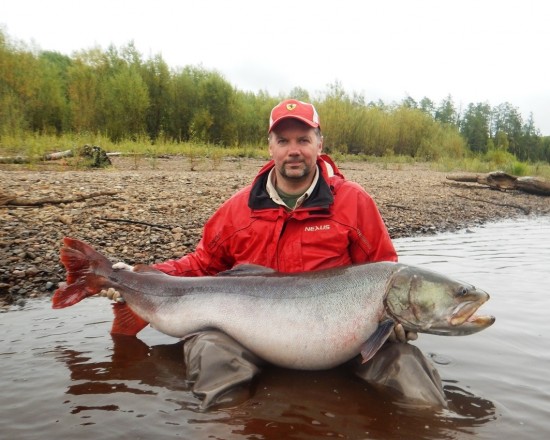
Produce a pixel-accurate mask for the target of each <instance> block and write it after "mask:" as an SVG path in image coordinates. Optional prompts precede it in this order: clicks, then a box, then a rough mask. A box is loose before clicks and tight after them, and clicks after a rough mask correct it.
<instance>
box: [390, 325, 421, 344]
mask: <svg viewBox="0 0 550 440" xmlns="http://www.w3.org/2000/svg"><path fill="white" fill-rule="evenodd" d="M417 338H418V333H416V332H406V331H405V329H404V328H403V325H401V324H396V325H395V327H394V328H393V331H392V332H391V333H390V337H389V338H388V341H390V342H403V343H405V342H408V341H416V339H417Z"/></svg>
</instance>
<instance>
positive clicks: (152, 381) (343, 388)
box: [56, 336, 495, 439]
mask: <svg viewBox="0 0 550 440" xmlns="http://www.w3.org/2000/svg"><path fill="white" fill-rule="evenodd" d="M112 349H113V351H112V355H111V358H110V359H109V360H102V361H100V362H91V361H90V358H89V356H87V355H86V353H83V352H78V351H76V350H75V349H70V350H69V349H63V348H60V349H59V351H58V353H57V356H56V358H57V359H58V360H60V361H62V362H63V363H65V365H66V366H67V368H68V369H69V370H70V379H71V385H70V386H69V387H68V388H67V391H66V392H67V394H72V395H78V396H82V395H88V396H89V397H90V398H89V399H88V400H90V401H91V402H94V404H92V405H76V406H74V407H73V408H72V409H71V413H72V414H78V413H80V412H83V411H91V410H94V411H95V413H96V414H97V412H98V411H104V412H109V411H121V410H122V408H120V407H119V406H118V405H116V404H106V405H97V404H96V403H95V402H96V401H97V396H98V395H106V394H107V395H108V394H121V393H128V394H131V395H135V396H139V395H154V396H156V395H157V394H158V392H157V391H156V390H158V388H159V387H160V388H166V389H170V390H173V391H179V392H181V393H182V395H185V394H187V395H188V394H189V393H190V391H189V388H188V386H187V384H186V383H185V380H184V379H183V378H184V370H183V369H184V367H183V364H182V362H183V355H182V353H183V349H182V343H181V342H178V343H175V344H165V345H156V346H152V347H149V346H148V345H147V344H145V343H144V342H143V341H141V340H139V339H137V338H134V337H128V336H113V346H112ZM254 388H255V389H254V393H253V397H252V398H251V399H249V400H247V401H246V402H244V403H242V404H240V405H236V406H234V407H232V408H218V409H217V410H214V411H212V412H211V413H212V415H213V416H214V419H212V418H208V419H204V417H203V413H202V412H201V411H200V410H199V409H198V408H199V407H198V405H197V402H198V401H197V400H195V399H189V400H187V401H185V400H179V401H178V404H179V408H178V409H179V410H187V411H189V412H190V413H189V414H190V416H189V418H188V419H187V420H186V423H189V424H197V425H203V426H205V427H207V426H210V425H211V424H212V423H217V424H221V425H223V426H225V427H226V428H229V427H232V428H231V430H232V432H233V434H236V435H242V436H246V437H247V438H256V437H254V436H260V437H257V438H318V437H320V436H340V437H341V436H344V437H346V438H361V437H363V436H365V435H367V436H368V438H384V439H387V438H399V437H400V436H401V435H403V433H404V432H407V433H409V434H411V433H417V434H418V435H421V436H422V437H423V438H434V439H439V438H445V437H448V436H449V433H451V432H453V431H461V432H468V431H469V430H470V429H471V428H473V427H475V426H479V425H481V424H484V423H487V422H488V421H490V420H493V419H494V412H495V408H494V406H493V405H492V403H491V402H489V401H488V400H485V399H482V398H479V397H477V396H474V395H473V394H471V393H469V392H467V391H465V390H462V389H461V388H460V387H458V386H456V385H445V394H446V397H447V399H448V403H449V409H447V410H442V411H436V412H434V411H432V410H425V409H424V410H423V409H419V408H414V407H407V406H405V405H403V404H402V403H400V402H399V400H394V399H393V397H392V396H391V395H390V394H388V393H384V392H382V391H381V390H378V389H374V388H372V387H369V385H368V384H366V383H365V382H363V381H361V380H360V379H358V378H355V377H354V376H353V375H352V374H351V372H350V371H349V369H348V367H346V366H343V367H339V368H335V369H332V370H327V371H319V372H309V371H295V370H286V369H282V368H277V367H267V368H265V369H264V371H263V372H262V374H261V375H260V376H259V378H258V380H257V382H256V383H255V384H254ZM115 400H116V399H115ZM193 413H194V414H196V415H197V416H198V418H194V417H193V416H192V414H193ZM101 423H104V422H101ZM428 427H429V429H428ZM222 438H224V437H222Z"/></svg>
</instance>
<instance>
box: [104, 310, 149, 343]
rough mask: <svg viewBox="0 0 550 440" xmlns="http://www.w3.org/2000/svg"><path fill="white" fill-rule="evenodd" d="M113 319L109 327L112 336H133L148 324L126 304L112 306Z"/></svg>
mask: <svg viewBox="0 0 550 440" xmlns="http://www.w3.org/2000/svg"><path fill="white" fill-rule="evenodd" d="M113 312H114V314H115V319H114V321H113V326H112V327H111V334H112V335H127V336H135V335H137V334H138V333H139V332H140V331H141V330H143V329H144V328H145V327H146V326H147V325H148V324H149V323H148V322H147V321H145V320H144V319H143V318H141V317H140V316H138V315H137V314H136V313H135V312H134V311H133V310H132V309H131V308H130V307H128V304H127V303H115V304H113Z"/></svg>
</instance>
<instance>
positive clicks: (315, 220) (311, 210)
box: [154, 99, 425, 407]
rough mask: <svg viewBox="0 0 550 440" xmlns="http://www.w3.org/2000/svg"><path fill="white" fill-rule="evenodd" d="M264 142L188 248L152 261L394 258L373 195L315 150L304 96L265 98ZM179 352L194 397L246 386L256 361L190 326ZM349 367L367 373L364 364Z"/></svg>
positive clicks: (276, 264) (317, 131) (340, 262)
mask: <svg viewBox="0 0 550 440" xmlns="http://www.w3.org/2000/svg"><path fill="white" fill-rule="evenodd" d="M268 142H269V154H270V156H271V159H272V160H270V161H269V162H268V163H267V164H266V165H265V166H264V167H263V168H262V169H261V170H260V172H259V173H258V175H257V176H256V178H255V179H254V181H253V182H252V184H251V185H249V186H248V187H246V188H244V189H242V190H241V191H239V192H238V193H236V194H235V195H234V196H232V197H231V198H230V199H229V200H227V201H226V202H225V203H224V204H223V205H222V206H221V207H220V208H219V209H218V210H217V211H216V212H215V213H214V215H213V216H212V217H211V218H210V219H209V220H208V222H207V223H206V225H205V227H204V231H203V236H202V238H201V240H200V242H199V244H198V245H197V248H196V250H195V252H193V253H190V254H188V255H185V256H184V257H182V258H180V259H178V260H170V261H166V262H163V263H159V264H156V265H154V266H155V267H156V268H157V269H159V270H161V271H163V272H165V273H167V274H170V275H175V276H205V275H215V274H217V273H219V272H222V271H224V270H228V269H231V268H233V267H235V266H236V265H238V264H243V263H251V264H257V265H262V266H266V267H270V268H272V269H275V270H277V271H280V272H302V271H311V270H319V269H328V268H331V267H337V266H345V265H350V264H358V263H367V262H375V261H397V254H396V252H395V249H394V247H393V244H392V242H391V240H390V237H389V234H388V232H387V229H386V227H385V225H384V222H383V220H382V218H381V216H380V213H379V211H378V209H377V207H376V204H375V203H374V201H373V200H372V198H371V197H370V196H369V195H368V194H367V193H366V191H365V190H364V189H363V188H361V187H360V186H359V185H358V184H356V183H354V182H350V181H347V180H346V179H345V178H344V177H343V175H342V174H341V173H340V171H339V170H338V168H337V167H336V165H335V164H334V163H333V162H332V160H331V159H330V158H329V157H328V156H326V155H323V154H322V150H323V137H322V135H321V127H320V122H319V116H318V114H317V112H316V110H315V108H314V106H313V105H312V104H309V103H305V102H301V101H297V100H293V99H291V100H286V101H283V102H281V103H280V104H278V105H277V106H276V107H275V108H273V110H272V112H271V117H270V121H269V130H268ZM251 313H253V311H251ZM415 337H416V334H413V333H411V334H408V335H406V334H405V332H404V330H403V327H402V326H398V327H397V329H396V332H395V334H394V335H393V339H394V340H395V339H397V340H400V341H401V342H406V341H407V339H414V338H415ZM392 345H405V344H392ZM411 347H412V346H411ZM414 348H416V347H414ZM184 355H185V362H186V368H187V377H188V380H189V381H190V382H191V383H192V384H193V391H194V392H195V393H196V394H197V395H199V396H201V397H203V407H208V406H210V405H212V404H215V403H217V402H220V401H221V400H223V399H226V400H227V398H228V394H230V393H233V392H235V390H237V389H238V388H239V387H240V388H243V387H244V388H245V390H246V389H247V385H248V383H249V382H250V380H251V379H252V377H253V376H254V375H256V374H257V373H258V371H259V365H260V364H261V363H262V361H261V360H260V359H258V358H256V356H255V355H254V354H252V353H251V352H249V351H248V350H246V349H245V348H244V347H242V346H241V345H240V344H239V343H237V342H236V341H234V340H233V339H231V338H230V337H229V336H227V335H225V334H223V333H221V332H218V331H205V332H203V333H200V334H199V335H195V336H192V337H191V338H190V339H188V340H187V341H186V342H185V344H184ZM375 358H376V356H375ZM373 360H374V359H373ZM377 368H378V370H380V369H381V370H386V366H381V367H377ZM422 368H423V369H425V366H422ZM379 373H380V372H378V373H376V374H379ZM356 374H358V375H360V376H362V377H364V378H365V379H367V380H369V377H368V375H366V374H364V372H356ZM369 374H370V373H369ZM386 380H387V379H386V378H382V379H380V378H377V379H376V381H382V382H384V381H386Z"/></svg>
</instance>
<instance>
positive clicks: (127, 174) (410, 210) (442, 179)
mask: <svg viewBox="0 0 550 440" xmlns="http://www.w3.org/2000/svg"><path fill="white" fill-rule="evenodd" d="M112 161H113V167H111V168H108V169H102V170H86V171H75V170H72V169H69V168H68V167H67V166H66V165H63V164H59V163H57V164H47V165H35V166H33V167H32V168H25V167H23V166H17V167H15V166H10V167H2V168H0V169H1V170H2V173H0V191H1V192H0V201H1V200H2V199H1V197H2V196H4V197H5V196H12V197H16V198H17V200H19V201H21V200H29V201H34V202H37V201H38V202H39V201H40V200H42V201H45V200H46V198H48V199H49V203H43V204H36V205H34V206H11V205H5V204H4V205H0V222H1V224H2V228H1V235H0V260H1V261H2V265H0V307H4V309H5V308H6V306H9V305H10V304H14V303H15V304H17V303H22V302H24V301H25V299H26V298H32V297H41V296H45V295H50V294H51V293H52V292H53V291H54V290H55V289H56V288H57V284H58V283H59V282H61V281H64V276H65V271H64V269H63V268H62V266H61V264H60V262H59V249H60V247H61V240H62V238H63V237H64V236H72V237H75V238H79V239H82V240H84V241H87V242H89V243H90V244H91V245H92V246H94V247H96V248H97V249H98V250H99V251H100V252H102V253H104V254H105V255H106V256H108V257H109V258H111V259H112V260H113V261H122V260H123V261H125V262H127V263H129V264H135V263H144V264H151V263H154V262H157V261H162V260H166V259H169V258H177V257H179V256H181V255H184V254H185V253H188V252H190V251H192V250H193V249H194V247H195V245H196V244H197V242H198V240H199V239H200V236H201V233H202V226H203V224H204V222H205V221H206V220H207V219H208V218H209V217H210V215H211V214H212V213H213V212H214V211H215V210H216V208H217V207H218V206H219V205H220V204H221V203H223V201H225V200H226V199H227V198H229V197H230V196H231V195H232V194H234V193H235V192H236V191H237V190H239V189H240V188H242V187H244V186H245V185H247V184H248V183H250V182H251V180H252V179H253V178H254V176H255V175H256V173H257V171H258V170H259V169H260V167H261V166H262V165H263V164H264V163H265V161H262V160H256V159H225V160H217V161H211V160H207V159H196V158H195V159H193V160H191V159H187V158H181V157H175V158H174V157H173V158H167V159H158V158H157V159H144V158H141V159H139V160H136V159H132V158H123V157H120V158H113V159H112ZM337 165H338V166H339V168H340V171H341V172H342V173H343V174H344V176H346V178H347V179H348V180H352V181H355V182H357V183H359V184H360V185H361V186H363V188H365V190H366V191H367V192H368V193H369V194H370V195H371V196H372V197H373V199H374V200H375V202H376V203H377V205H378V208H379V210H380V212H381V214H382V217H383V218H384V221H385V222H386V226H387V227H388V230H389V232H390V235H391V237H392V238H393V239H395V238H401V237H409V236H418V235H425V234H434V233H439V232H447V231H450V232H452V231H456V230H460V229H464V228H467V227H471V226H477V225H481V224H483V223H486V222H489V221H498V220H501V219H507V218H516V217H524V216H527V215H548V214H550V203H549V198H548V197H544V196H536V195H531V194H526V193H521V192H518V191H506V192H503V191H495V190H491V189H489V188H487V187H483V186H480V185H477V184H468V183H456V182H452V181H450V180H447V179H446V176H447V175H449V174H452V173H444V172H439V171H433V170H431V169H430V168H429V166H428V165H426V164H413V165H410V164H372V163H367V162H342V163H338V164H337Z"/></svg>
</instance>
